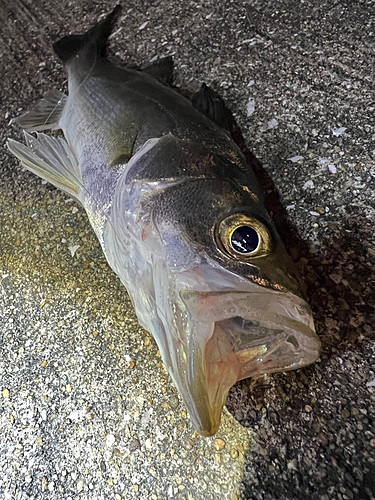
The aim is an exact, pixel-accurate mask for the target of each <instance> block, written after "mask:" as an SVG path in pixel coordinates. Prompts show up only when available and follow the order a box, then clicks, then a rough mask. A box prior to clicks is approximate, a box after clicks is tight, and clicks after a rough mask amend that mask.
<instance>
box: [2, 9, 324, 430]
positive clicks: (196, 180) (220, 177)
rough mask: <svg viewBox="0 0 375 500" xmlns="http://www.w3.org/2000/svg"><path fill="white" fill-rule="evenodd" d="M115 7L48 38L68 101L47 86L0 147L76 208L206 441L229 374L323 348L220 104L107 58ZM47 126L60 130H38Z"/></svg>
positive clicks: (276, 366)
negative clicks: (20, 136)
mask: <svg viewBox="0 0 375 500" xmlns="http://www.w3.org/2000/svg"><path fill="white" fill-rule="evenodd" d="M119 12H120V9H119V7H116V9H115V10H114V11H113V12H112V13H111V14H109V15H108V16H107V17H106V18H105V19H104V20H103V21H101V22H99V23H98V24H97V25H95V26H94V27H93V28H91V30H89V31H88V32H87V33H85V34H84V35H72V36H67V37H64V38H63V39H62V40H60V41H58V42H57V43H56V44H55V45H54V49H55V52H56V54H57V55H58V56H59V57H60V59H61V60H62V61H63V62H64V65H65V68H66V71H67V73H68V87H69V89H68V90H69V93H68V96H65V95H64V94H61V93H60V92H57V91H50V92H49V93H47V94H46V96H45V97H44V98H43V99H42V101H40V103H38V104H37V106H36V107H35V108H34V110H32V111H30V112H28V113H26V114H25V115H23V116H21V117H20V118H18V119H17V120H16V121H18V123H19V124H20V125H21V126H22V127H23V128H24V129H25V138H26V146H25V145H23V144H20V143H18V142H16V141H14V140H11V139H10V140H9V141H8V147H9V149H10V150H11V151H12V153H13V154H15V155H16V156H17V157H18V158H19V159H20V160H21V162H22V164H23V165H25V166H26V167H27V168H29V169H30V170H31V171H32V172H34V173H36V174H37V175H40V176H41V177H43V178H44V179H47V180H48V181H49V182H52V183H53V184H54V185H55V186H57V187H58V188H60V189H62V190H64V191H65V192H67V193H69V194H70V195H71V196H74V197H75V198H76V199H77V200H78V201H80V203H82V205H83V206H84V208H85V209H86V211H87V213H88V216H89V220H90V222H91V224H92V226H93V228H94V230H95V233H96V235H97V237H98V239H99V241H100V243H101V246H102V248H103V251H104V253H105V255H106V258H107V260H108V262H109V264H110V266H111V267H112V269H113V270H114V271H115V272H116V274H117V275H118V276H119V277H120V279H121V280H122V282H123V283H124V285H125V286H126V288H127V290H128V292H129V295H130V297H131V299H132V302H133V305H134V307H135V311H136V314H137V317H138V319H139V322H140V324H141V325H142V326H143V327H144V328H145V329H146V330H148V331H150V332H151V333H152V334H153V336H154V337H155V339H156V342H157V343H158V346H159V349H160V352H161V355H162V359H163V361H164V363H165V365H166V367H167V369H168V371H169V373H170V374H171V376H172V378H173V380H174V382H175V384H176V386H177V387H178V389H179V390H180V392H181V395H182V397H183V399H184V402H185V404H186V406H187V408H188V410H189V413H190V417H191V420H192V423H193V425H194V426H195V428H196V429H197V430H198V431H199V432H200V433H201V434H203V435H207V436H208V435H212V434H214V433H215V432H216V431H217V429H218V426H219V424H220V416H221V410H222V407H223V405H224V403H225V399H226V396H227V393H228V390H229V389H230V387H231V386H232V385H233V384H234V383H235V382H236V381H237V380H241V379H243V378H246V377H249V376H254V377H256V376H259V375H261V374H264V373H270V372H274V371H282V370H290V369H295V368H299V367H301V366H304V365H306V364H309V363H312V362H314V361H315V360H316V358H317V357H318V355H319V350H320V342H319V339H318V337H317V336H316V334H315V330H314V324H313V319H312V315H311V310H310V308H309V306H308V304H307V302H306V300H305V296H304V293H303V285H302V283H301V280H300V278H299V276H298V273H297V272H296V270H295V269H294V266H293V263H292V262H291V260H290V258H289V257H288V255H287V253H286V251H285V249H284V246H283V244H282V242H281V241H280V238H279V236H278V234H277V232H276V229H275V227H274V224H273V222H272V220H271V219H270V217H269V214H268V213H267V211H266V209H265V207H264V202H263V194H262V191H261V189H260V187H259V184H258V182H257V179H256V177H255V174H254V172H253V171H252V169H251V167H250V166H249V165H248V164H247V163H246V160H245V158H244V156H243V155H242V153H241V151H240V150H239V148H238V147H237V145H236V144H235V143H234V142H233V141H232V139H231V137H230V135H229V133H228V131H227V130H226V129H225V127H221V126H219V125H217V123H218V122H220V111H221V110H220V104H219V105H218V103H217V102H216V101H215V98H214V97H213V96H212V94H210V92H208V91H207V89H202V91H201V93H199V94H198V96H197V98H196V100H195V102H196V103H198V105H196V106H195V107H194V106H193V103H192V100H189V99H187V98H186V97H184V96H183V95H182V94H181V93H179V92H177V91H175V90H173V89H172V88H171V87H169V86H168V85H167V84H166V82H165V81H164V82H162V81H161V80H160V78H159V77H160V75H159V74H158V73H163V72H164V73H165V68H164V69H163V67H162V66H161V69H160V71H159V70H158V68H157V67H153V68H149V69H147V68H146V70H145V71H138V70H134V69H120V68H117V67H115V66H114V65H112V64H110V63H109V62H108V61H107V59H106V58H105V48H106V42H107V38H108V36H109V34H110V33H111V31H112V28H113V25H114V22H115V21H116V18H117V17H118V15H119ZM162 76H163V75H162ZM197 108H198V109H197ZM46 129H47V130H48V129H52V130H53V129H61V130H62V132H63V134H64V137H65V138H64V139H62V138H54V137H51V136H48V135H45V134H43V133H39V132H40V131H41V130H46ZM29 132H37V135H36V136H34V135H31V134H30V133H29Z"/></svg>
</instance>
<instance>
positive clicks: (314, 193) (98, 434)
mask: <svg viewBox="0 0 375 500" xmlns="http://www.w3.org/2000/svg"><path fill="white" fill-rule="evenodd" d="M113 6H114V4H112V3H108V2H105V3H99V2H97V1H88V0H79V1H78V0H76V1H74V2H68V1H67V0H60V1H59V2H57V1H55V0H53V1H51V2H48V3H47V2H42V1H41V0H35V1H34V2H30V1H21V0H14V1H12V2H5V1H2V2H1V3H0V20H1V25H2V30H1V33H0V75H1V79H0V95H1V100H0V118H1V122H0V127H1V139H0V141H1V148H0V165H1V167H0V303H1V307H0V345H1V356H0V499H1V500H26V499H28V500H44V499H48V500H54V499H59V500H60V499H61V500H86V499H87V500H93V499H95V500H101V499H105V500H107V499H116V500H120V499H122V498H126V499H141V500H143V499H151V500H156V499H158V500H159V499H161V500H165V499H168V498H176V499H179V500H211V499H212V500H224V499H229V500H236V499H237V500H239V499H247V500H250V499H254V500H255V499H259V500H274V499H275V500H276V499H280V500H289V499H291V500H294V499H302V498H304V499H305V498H306V499H310V498H311V499H322V500H331V499H338V500H347V499H353V500H371V499H374V498H375V382H373V381H374V379H375V332H374V324H375V289H374V284H375V235H374V221H375V194H374V185H375V162H374V160H375V126H374V125H375V123H374V122H375V118H374V116H375V115H374V110H375V100H374V99H375V98H374V90H375V89H374V78H373V70H374V67H375V49H374V35H375V26H374V24H375V23H374V18H375V16H374V12H375V2H374V1H370V0H369V1H359V0H358V1H355V2H354V1H345V0H341V1H340V0H338V1H335V2H331V1H324V0H323V1H318V0H313V1H310V2H304V1H298V2H297V1H294V0H285V1H280V0H279V1H278V0H259V1H257V2H245V1H230V0H229V1H227V2H214V1H213V0H207V1H205V2H196V1H193V2H183V1H180V0H174V1H167V0H164V1H162V0H155V1H151V0H150V1H148V2H147V1H146V2H141V1H140V0H133V2H131V3H129V4H124V11H123V16H122V20H121V23H120V24H119V25H118V31H116V33H115V34H114V35H113V36H112V38H111V55H112V57H113V58H114V59H117V60H118V59H119V58H121V59H122V61H123V62H125V63H136V64H146V63H148V62H150V61H153V60H156V59H157V58H160V57H162V56H165V55H172V56H173V58H174V61H175V66H176V70H175V73H176V84H177V85H179V86H181V87H184V88H186V89H189V90H197V89H198V88H199V86H200V84H201V83H202V82H206V83H207V84H208V85H211V86H212V87H213V88H214V89H215V90H216V91H217V92H218V93H219V94H220V95H221V96H223V97H224V99H225V100H226V102H227V103H228V106H229V108H230V109H231V110H232V112H233V113H234V116H235V117H236V119H237V121H238V124H239V126H240V127H241V129H242V133H243V136H244V139H245V141H246V143H247V145H248V147H249V149H250V150H251V151H252V152H253V153H254V155H255V156H256V157H257V158H258V160H259V161H260V162H261V164H262V166H263V169H262V170H261V169H260V167H259V165H258V166H257V164H255V163H254V164H255V166H257V171H258V172H259V176H260V178H261V182H262V184H263V186H264V189H265V192H266V199H267V205H268V207H269V209H270V211H271V212H272V213H273V216H274V219H275V221H276V223H277V226H278V229H279V232H280V234H281V235H282V237H283V239H284V241H285V243H286V245H287V247H288V249H289V251H290V253H291V255H292V257H293V259H294V260H295V262H296V264H297V266H298V267H299V269H300V271H301V273H302V275H303V277H304V280H305V282H306V284H307V285H308V295H309V298H310V302H311V305H312V308H313V311H314V317H315V322H316V328H317V332H318V334H319V335H320V337H321V339H322V345H323V350H322V355H321V358H320V359H319V360H318V362H317V363H316V364H315V365H313V366H311V367H308V368H306V369H303V370H299V371H297V372H288V373H285V374H275V375H272V376H267V377H262V378H261V379H258V380H255V381H252V380H245V381H242V382H241V383H238V384H237V385H236V386H235V387H233V388H232V390H231V391H230V394H229V396H228V400H227V409H226V410H225V412H224V415H223V423H222V426H221V428H220V430H219V432H218V434H217V435H216V436H214V437H213V438H209V439H207V438H202V437H200V436H197V435H196V433H195V432H194V430H193V429H192V427H191V425H190V421H189V416H188V415H187V414H186V410H185V409H184V407H183V405H182V402H181V399H180V397H179V395H178V393H177V391H176V389H175V387H174V386H173V384H172V382H171V379H170V377H169V376H168V374H167V372H166V370H165V368H164V366H163V364H162V362H161V360H160V355H159V353H158V351H157V347H156V344H155V342H154V341H153V339H152V337H151V336H150V335H149V334H148V333H147V332H145V331H144V330H143V329H142V328H140V327H139V325H138V323H137V321H136V317H135V314H134V311H133V309H132V306H131V303H130V300H129V298H128V296H127V294H126V291H125V289H124V287H123V286H122V285H121V284H120V282H119V280H118V278H117V277H116V276H115V275H114V274H113V273H112V272H111V270H110V269H109V268H108V266H107V265H106V262H105V259H104V256H103V254H102V252H101V250H100V247H99V243H98V242H97V240H96V239H95V236H94V234H93V232H92V230H91V228H90V226H89V223H88V220H87V217H86V215H85V213H84V212H83V210H82V208H80V207H78V206H76V205H75V203H74V202H73V201H72V200H69V199H67V196H65V195H63V194H62V193H60V192H59V191H57V190H55V189H54V188H52V187H51V186H50V185H48V184H45V183H43V182H42V181H41V180H40V179H38V178H36V177H35V176H33V175H32V174H30V173H29V172H27V171H24V170H22V168H21V167H20V166H19V165H18V163H17V161H16V160H15V159H14V158H12V157H10V155H9V154H8V152H7V150H6V149H5V147H4V144H5V140H6V138H7V137H9V136H12V137H13V138H20V137H21V132H20V130H19V129H18V128H16V127H13V126H12V125H10V124H9V121H10V119H11V118H13V117H15V116H17V115H18V114H19V113H20V112H21V111H23V110H26V109H28V108H29V107H30V106H31V105H32V104H33V103H35V102H36V100H37V99H39V98H41V96H42V95H43V93H44V92H45V91H47V90H48V89H50V88H57V89H59V90H65V88H66V81H65V79H66V77H65V75H64V72H63V70H62V67H61V64H60V63H59V62H58V61H57V58H56V57H55V56H54V55H53V53H52V49H51V42H52V41H54V40H56V39H57V38H59V37H60V36H63V35H65V34H67V33H68V32H82V31H83V30H84V29H86V28H87V27H89V26H91V25H92V24H93V23H94V22H95V21H96V20H97V19H98V17H99V16H100V15H102V14H104V13H107V12H108V11H109V10H110V9H111V8H112V7H113ZM253 161H254V162H255V160H253Z"/></svg>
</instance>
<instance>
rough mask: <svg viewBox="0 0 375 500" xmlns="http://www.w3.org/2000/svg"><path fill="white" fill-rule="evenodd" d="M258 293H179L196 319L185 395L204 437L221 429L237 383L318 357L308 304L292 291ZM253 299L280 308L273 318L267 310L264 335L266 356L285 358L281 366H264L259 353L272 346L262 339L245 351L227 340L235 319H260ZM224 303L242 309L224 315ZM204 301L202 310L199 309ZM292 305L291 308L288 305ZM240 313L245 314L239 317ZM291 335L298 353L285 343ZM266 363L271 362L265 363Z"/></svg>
mask: <svg viewBox="0 0 375 500" xmlns="http://www.w3.org/2000/svg"><path fill="white" fill-rule="evenodd" d="M256 290H257V291H251V292H250V291H232V292H228V291H223V292H197V291H193V290H181V291H180V293H179V296H180V298H181V300H182V301H183V302H184V304H185V306H186V309H187V311H189V314H190V315H191V316H192V317H194V315H195V324H193V326H192V327H191V330H190V332H189V334H188V335H186V332H185V335H186V340H187V345H190V343H191V340H192V338H194V342H193V345H194V348H193V349H192V350H190V349H188V350H187V360H186V378H185V381H184V386H185V387H184V390H181V393H182V395H183V397H184V400H185V403H186V405H187V407H188V410H189V413H190V417H191V420H192V422H193V424H194V426H195V427H196V428H197V430H199V432H200V433H201V434H202V435H205V436H210V435H213V434H214V433H215V432H216V431H217V429H218V427H219V425H220V418H221V411H222V408H223V406H224V403H225V399H226V396H227V393H228V391H229V389H230V387H231V386H232V385H234V384H235V383H236V382H237V381H238V380H241V379H244V378H248V377H250V376H252V377H254V376H255V377H257V376H260V375H262V374H264V373H272V372H275V371H287V370H292V369H296V368H300V367H302V366H305V365H307V364H310V363H313V362H314V361H315V360H316V359H317V358H318V356H319V354H320V340H319V338H318V337H317V335H316V333H315V328H314V324H313V320H312V313H311V309H310V307H309V305H308V304H307V302H306V301H304V300H303V299H301V298H300V297H298V296H297V295H295V294H292V293H285V292H280V291H274V290H270V289H261V290H259V288H257V289H256ZM249 299H253V301H254V302H255V304H254V305H253V306H252V310H251V308H250V307H248V308H247V310H246V307H244V302H248V301H249ZM255 299H257V300H258V302H259V301H260V302H262V300H263V301H265V304H267V301H269V302H272V301H273V300H274V299H275V301H276V302H275V304H277V306H278V307H276V309H278V311H277V313H276V314H275V312H274V313H273V317H271V316H272V314H271V313H270V312H269V311H268V313H267V314H268V316H269V317H270V319H269V320H268V322H266V324H265V332H268V334H267V335H268V336H267V335H266V334H265V337H267V338H266V340H267V342H268V344H269V346H270V348H269V349H268V347H267V349H268V351H267V353H268V352H269V353H272V352H276V353H278V356H279V357H280V359H281V362H280V363H278V362H276V361H273V362H269V364H268V366H267V364H263V365H262V364H261V363H262V360H261V358H259V356H258V357H257V355H258V352H260V349H261V347H262V345H263V346H264V345H266V346H267V345H268V344H267V342H265V343H264V342H263V344H262V337H261V336H260V339H259V340H260V342H259V343H258V344H257V341H255V342H254V344H253V345H251V343H250V344H249V345H248V346H247V347H246V345H245V347H244V348H243V349H238V350H236V349H235V348H233V345H232V344H230V342H228V339H230V335H231V333H230V331H229V330H230V329H229V326H230V323H231V321H232V320H233V319H235V318H237V317H239V318H241V319H242V320H244V321H255V322H256V321H257V319H259V318H260V319H261V318H262V313H264V311H260V313H259V311H258V310H257V309H256V307H257V306H259V304H256V302H257V300H255ZM225 300H229V303H230V306H231V305H233V304H234V303H235V302H238V303H239V305H238V306H237V308H236V307H229V308H228V310H227V311H225V310H223V308H224V309H225V307H224V306H223V303H224V302H225ZM202 301H203V303H204V306H203V307H200V302H202ZM241 303H242V304H241ZM288 304H289V306H290V307H289V309H288V308H287V307H286V306H287V305H288ZM241 306H242V307H241ZM241 310H242V314H240V313H239V312H240V311H241ZM220 312H221V313H222V314H221V316H220V314H219V313H220ZM215 313H218V314H219V319H217V320H215V319H214V317H213V316H214V314H215ZM192 323H194V319H192ZM259 324H260V323H259ZM261 327H262V325H261ZM245 330H246V329H245ZM278 330H280V332H279V331H278ZM274 331H275V332H277V333H276V334H275V336H276V337H277V342H276V344H275V345H276V347H275V348H274V347H273V345H274V344H273V337H272V334H273V332H274ZM239 332H240V334H239V336H241V331H240V330H239ZM237 333H238V332H237ZM245 333H246V332H245ZM247 334H250V335H249V337H251V329H250V328H249V329H248V330H247ZM290 335H292V336H293V337H294V342H295V343H296V344H297V348H296V349H295V350H294V351H293V342H292V343H290V345H287V339H288V336H290ZM245 336H246V335H245ZM263 340H264V339H263ZM262 348H264V347H262ZM251 350H253V351H254V356H253V357H252V358H251V356H250V355H249V353H251ZM257 350H258V351H257ZM278 350H279V351H278ZM293 353H294V354H293ZM220 356H221V357H220ZM247 358H249V359H247ZM268 359H271V358H268ZM288 359H290V361H288ZM265 361H267V362H268V360H267V359H265ZM271 361H272V359H271ZM246 363H247V365H246ZM244 367H245V369H244ZM187 393H188V396H187Z"/></svg>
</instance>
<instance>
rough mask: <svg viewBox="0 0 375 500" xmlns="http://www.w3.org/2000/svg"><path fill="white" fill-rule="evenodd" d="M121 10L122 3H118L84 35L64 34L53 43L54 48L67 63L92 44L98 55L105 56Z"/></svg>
mask: <svg viewBox="0 0 375 500" xmlns="http://www.w3.org/2000/svg"><path fill="white" fill-rule="evenodd" d="M121 10H122V7H121V5H117V6H116V7H115V8H114V9H113V11H112V12H111V13H110V14H108V15H107V16H106V17H105V18H104V19H103V20H102V21H100V22H98V23H97V24H95V26H93V27H92V28H91V29H89V31H87V32H86V33H84V34H83V35H68V36H64V38H61V40H59V41H57V42H55V43H54V44H53V50H54V51H55V52H56V54H57V56H58V57H59V58H60V59H61V60H62V62H63V63H67V62H68V61H69V60H70V59H71V58H72V57H74V56H75V55H77V54H78V53H79V52H81V51H82V50H83V49H84V48H85V47H86V46H88V45H91V44H95V46H96V55H97V56H98V57H105V55H106V48H107V39H108V37H109V35H110V34H111V33H112V30H113V27H114V25H115V22H116V21H117V19H118V17H119V15H120V12H121Z"/></svg>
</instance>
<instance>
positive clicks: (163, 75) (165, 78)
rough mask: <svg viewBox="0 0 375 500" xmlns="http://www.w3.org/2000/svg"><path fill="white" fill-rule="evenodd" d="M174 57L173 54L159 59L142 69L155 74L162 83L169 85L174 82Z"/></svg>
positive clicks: (149, 73) (152, 74)
mask: <svg viewBox="0 0 375 500" xmlns="http://www.w3.org/2000/svg"><path fill="white" fill-rule="evenodd" d="M173 66H174V65H173V58H172V57H171V56H167V57H164V58H163V59H159V61H156V62H154V63H152V64H150V65H148V66H146V67H144V68H141V70H142V71H143V72H144V73H147V74H148V75H151V76H153V77H154V78H156V79H157V80H159V81H160V82H162V83H166V84H167V85H172V84H173Z"/></svg>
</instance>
